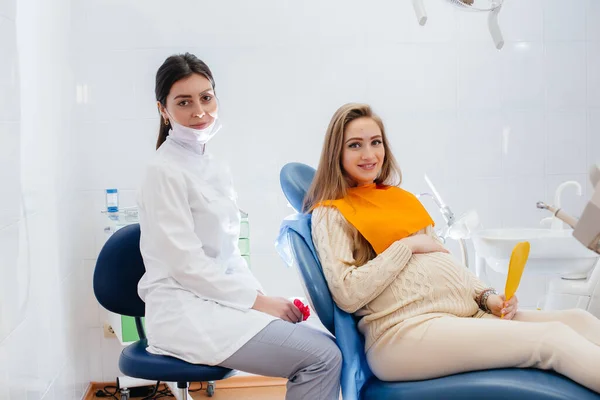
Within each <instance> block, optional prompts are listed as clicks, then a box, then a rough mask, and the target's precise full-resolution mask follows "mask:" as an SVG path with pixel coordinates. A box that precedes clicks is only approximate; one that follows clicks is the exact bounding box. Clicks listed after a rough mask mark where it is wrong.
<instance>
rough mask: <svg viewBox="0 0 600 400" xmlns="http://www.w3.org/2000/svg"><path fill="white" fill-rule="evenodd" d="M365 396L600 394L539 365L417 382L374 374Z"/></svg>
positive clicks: (591, 398) (409, 399)
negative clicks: (392, 380)
mask: <svg viewBox="0 0 600 400" xmlns="http://www.w3.org/2000/svg"><path fill="white" fill-rule="evenodd" d="M361 397H362V398H363V399H377V400H417V399H418V400H438V399H457V400H458V399H461V400H468V399H485V400H506V399H511V400H512V399H527V400H570V399H577V400H598V395H597V394H594V393H593V392H591V391H590V390H588V389H586V388H584V387H583V386H580V385H578V384H577V383H575V382H573V381H572V380H570V379H568V378H565V377H564V376H562V375H559V374H556V373H554V372H549V371H541V370H536V369H517V368H509V369H492V370H485V371H476V372H467V373H463V374H456V375H451V376H446V377H443V378H437V379H429V380H426V381H415V382H383V381H380V380H378V379H376V378H371V379H370V380H369V381H367V383H366V384H365V386H364V387H363V389H362V396H361Z"/></svg>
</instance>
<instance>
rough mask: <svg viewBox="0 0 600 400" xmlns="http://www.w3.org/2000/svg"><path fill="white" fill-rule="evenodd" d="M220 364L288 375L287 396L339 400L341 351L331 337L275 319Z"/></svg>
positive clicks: (297, 399)
mask: <svg viewBox="0 0 600 400" xmlns="http://www.w3.org/2000/svg"><path fill="white" fill-rule="evenodd" d="M220 365H221V366H223V367H227V368H232V369H236V370H239V371H245V372H249V373H251V374H257V375H263V376H277V377H281V378H287V379H288V383H287V393H286V396H285V398H286V400H304V399H309V400H338V399H339V393H340V373H341V370H342V355H341V353H340V350H339V348H338V347H337V345H336V344H335V342H334V340H333V338H332V337H330V336H328V335H327V334H325V333H324V332H321V331H318V330H316V329H314V328H311V327H308V326H306V325H304V324H292V323H290V322H286V321H283V320H275V321H273V322H271V323H270V324H269V325H267V326H266V327H265V328H264V329H263V330H262V331H260V332H259V333H258V334H257V335H256V336H254V337H253V338H252V339H251V340H250V341H249V342H248V343H246V344H245V345H244V346H242V348H241V349H239V350H238V351H237V352H235V353H234V354H233V355H232V356H231V357H229V358H228V359H227V360H225V361H224V362H223V363H222V364H220Z"/></svg>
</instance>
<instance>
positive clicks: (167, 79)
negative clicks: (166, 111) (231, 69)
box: [154, 53, 215, 150]
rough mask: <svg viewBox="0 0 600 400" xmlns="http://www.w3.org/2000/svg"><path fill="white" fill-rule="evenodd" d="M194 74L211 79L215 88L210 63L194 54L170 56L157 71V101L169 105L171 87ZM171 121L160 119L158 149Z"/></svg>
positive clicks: (169, 128)
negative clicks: (168, 97) (168, 98)
mask: <svg viewBox="0 0 600 400" xmlns="http://www.w3.org/2000/svg"><path fill="white" fill-rule="evenodd" d="M192 74H199V75H202V76H203V77H205V78H206V79H208V80H209V81H210V84H211V85H212V87H213V89H214V88H215V80H214V78H213V75H212V72H211V71H210V68H208V65H206V64H205V63H204V62H203V61H202V60H200V59H199V58H198V57H196V56H195V55H193V54H190V53H185V54H175V55H172V56H170V57H168V58H167V59H166V60H165V61H164V62H163V64H162V65H161V66H160V68H159V69H158V71H157V72H156V86H155V88H154V93H155V94H156V101H158V102H159V103H160V104H162V106H163V107H165V106H166V105H167V96H168V95H169V92H170V91H171V87H173V85H174V84H175V82H177V81H179V80H180V79H184V78H187V77H188V76H190V75H192ZM170 130H171V123H170V122H169V121H168V120H165V119H163V118H161V119H160V127H159V129H158V140H157V141H156V149H157V150H158V148H159V147H160V146H161V145H162V144H163V143H164V142H165V140H167V136H169V131H170Z"/></svg>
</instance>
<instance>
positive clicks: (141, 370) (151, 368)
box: [94, 224, 233, 400]
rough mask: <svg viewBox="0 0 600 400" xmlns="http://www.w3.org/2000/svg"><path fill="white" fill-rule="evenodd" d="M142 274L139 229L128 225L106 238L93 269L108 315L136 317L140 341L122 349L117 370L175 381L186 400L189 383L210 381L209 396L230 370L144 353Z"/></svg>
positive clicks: (95, 291) (152, 378)
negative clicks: (139, 286) (217, 382)
mask: <svg viewBox="0 0 600 400" xmlns="http://www.w3.org/2000/svg"><path fill="white" fill-rule="evenodd" d="M144 272H145V268H144V262H143V260H142V255H141V253H140V226H139V224H133V225H128V226H126V227H124V228H121V229H120V230H118V231H117V232H115V233H114V234H113V235H112V236H111V237H110V238H109V239H108V241H107V242H106V244H105V245H104V247H102V251H101V252H100V255H99V256H98V261H97V262H96V268H95V270H94V294H95V295H96V299H98V302H99V303H100V304H101V305H102V306H103V307H104V308H106V309H107V310H109V311H111V312H114V313H116V314H121V315H127V316H130V317H135V324H136V327H137V331H138V335H139V337H140V340H139V341H137V342H135V343H133V344H131V345H129V346H127V347H126V348H125V349H124V350H123V352H122V353H121V356H120V357H119V369H120V370H121V372H122V373H123V374H125V375H127V376H130V377H133V378H140V379H147V380H151V381H161V382H177V390H178V395H179V396H180V397H181V398H182V399H185V400H187V396H188V383H189V382H209V387H208V388H207V392H208V395H209V396H212V395H213V393H214V388H215V387H214V381H217V380H221V379H225V378H227V377H229V376H231V375H232V374H233V371H232V370H230V369H227V368H222V367H209V366H206V365H197V364H190V363H187V362H185V361H182V360H179V359H177V358H173V357H167V356H159V355H154V354H151V353H148V352H147V351H146V347H148V343H147V340H146V335H145V333H144V327H143V325H142V320H141V318H142V317H143V316H144V314H145V305H144V302H143V301H142V300H141V299H140V298H139V296H138V294H137V285H138V281H139V280H140V278H141V277H142V275H143V274H144ZM124 396H125V397H123V395H122V397H121V399H122V400H124V399H127V398H128V395H124Z"/></svg>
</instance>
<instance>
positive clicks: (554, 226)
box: [550, 181, 582, 229]
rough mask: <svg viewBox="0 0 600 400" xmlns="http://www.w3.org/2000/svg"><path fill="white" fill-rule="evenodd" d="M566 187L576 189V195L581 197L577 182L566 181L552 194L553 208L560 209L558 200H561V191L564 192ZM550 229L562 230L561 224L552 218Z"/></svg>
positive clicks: (558, 220) (579, 186) (579, 185)
mask: <svg viewBox="0 0 600 400" xmlns="http://www.w3.org/2000/svg"><path fill="white" fill-rule="evenodd" d="M567 186H575V187H576V188H577V195H578V196H581V195H582V191H581V184H580V183H579V182H577V181H566V182H563V183H561V184H560V185H559V186H558V188H556V192H555V193H554V207H556V208H557V209H560V208H561V204H560V199H561V195H562V192H563V190H565V188H566V187H567ZM550 229H563V222H562V221H561V220H560V219H558V218H556V217H553V218H552V224H551V225H550Z"/></svg>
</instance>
